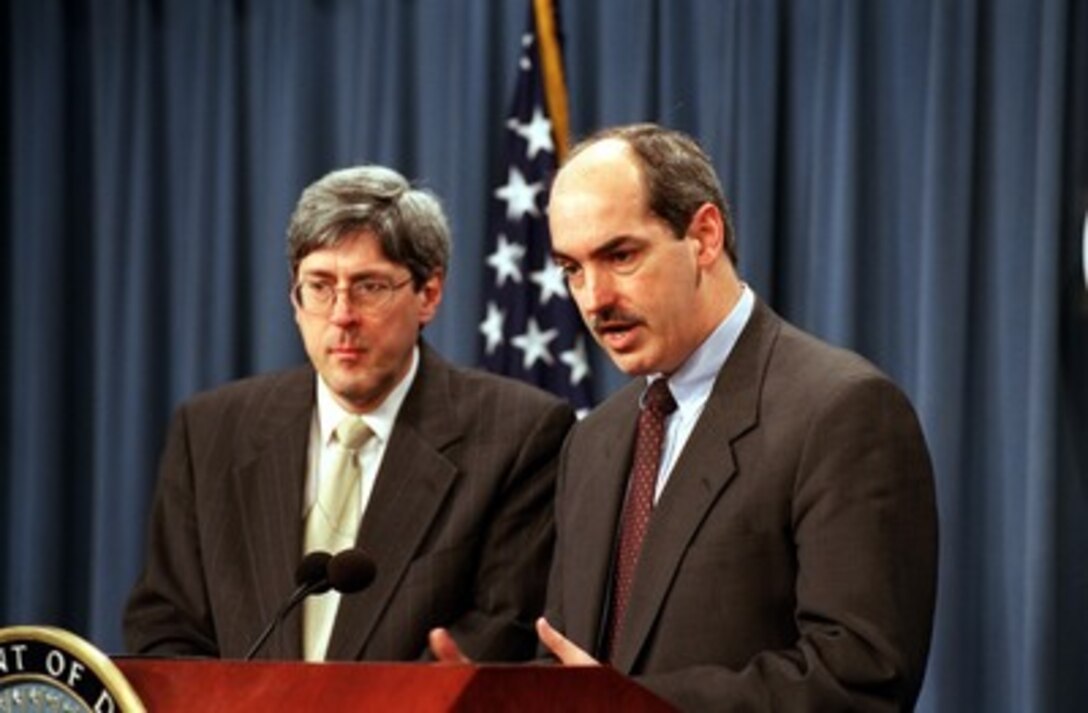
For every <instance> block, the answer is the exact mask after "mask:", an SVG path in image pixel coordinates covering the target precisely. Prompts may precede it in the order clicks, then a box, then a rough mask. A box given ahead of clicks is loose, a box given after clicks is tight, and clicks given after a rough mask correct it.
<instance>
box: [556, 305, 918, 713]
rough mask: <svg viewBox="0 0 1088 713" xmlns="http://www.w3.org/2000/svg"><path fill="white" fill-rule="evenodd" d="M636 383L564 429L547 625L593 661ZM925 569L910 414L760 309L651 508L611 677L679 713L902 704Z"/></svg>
mask: <svg viewBox="0 0 1088 713" xmlns="http://www.w3.org/2000/svg"><path fill="white" fill-rule="evenodd" d="M643 385H644V383H643V382H642V380H639V381H638V382H636V383H633V384H631V385H629V386H628V387H626V388H625V389H623V390H621V391H620V392H619V393H617V394H616V395H615V396H614V397H612V398H611V399H609V400H608V401H607V402H606V403H605V404H603V405H602V406H601V407H599V408H598V409H597V410H595V411H594V412H593V413H592V414H591V415H590V416H589V417H588V418H586V419H585V420H583V421H582V422H581V423H579V424H578V425H576V426H575V427H574V428H573V429H572V431H571V433H570V435H569V437H568V440H567V444H566V447H565V449H564V452H563V456H562V460H561V463H560V475H559V492H558V495H557V498H558V500H557V506H556V527H557V532H558V541H557V549H556V555H555V561H554V562H553V566H552V575H551V581H550V584H549V591H548V607H547V609H548V616H549V618H550V619H551V620H552V621H553V623H555V624H557V625H558V627H559V628H560V629H561V630H563V631H565V633H566V634H567V635H568V636H569V637H571V638H572V639H573V640H574V642H575V643H577V644H578V645H580V646H582V647H584V648H586V649H587V650H589V651H598V650H599V646H600V641H601V636H602V631H603V628H604V616H603V613H604V612H605V611H607V609H606V605H607V596H608V591H609V587H608V582H609V578H610V575H609V572H610V568H611V557H612V551H613V547H614V541H615V533H616V529H617V519H618V516H619V512H620V507H621V504H622V500H623V494H624V487H625V482H626V478H627V471H628V468H629V464H630V453H631V450H632V445H633V441H634V432H635V422H636V417H637V411H638V397H639V394H640V392H641V390H642V388H643ZM936 555H937V523H936V507H935V502H934V485H933V476H932V471H931V465H930V459H929V455H928V452H927V449H926V445H925V441H924V439H923V435H922V432H921V430H920V428H919V424H918V422H917V419H916V417H915V415H914V412H913V410H912V408H911V406H910V404H909V403H908V401H907V399H906V398H905V397H904V395H903V394H902V393H901V392H900V391H899V389H898V388H896V387H895V386H894V385H893V384H892V383H891V381H889V380H888V379H887V378H886V377H885V376H884V375H882V374H881V373H879V372H878V371H877V370H876V369H875V368H874V367H873V366H872V365H870V364H869V363H868V362H866V361H864V360H863V359H861V358H860V357H858V356H856V355H854V354H851V353H849V352H846V351H843V350H839V349H835V348H833V347H830V346H829V345H826V344H824V343H822V342H820V341H818V340H816V339H815V338H813V337H811V336H809V335H806V334H804V333H802V332H800V331H799V330H797V329H795V328H794V327H792V326H790V325H789V324H787V323H785V322H784V321H782V320H781V319H780V318H779V317H778V316H777V315H775V314H774V313H773V312H772V311H771V310H770V308H768V307H767V306H766V305H764V304H762V303H760V302H757V304H756V307H755V310H754V312H753V314H752V316H751V319H750V321H749V323H748V325H747V326H746V327H745V329H744V331H743V333H742V334H741V337H740V339H739V341H738V342H737V344H736V346H735V348H734V351H733V352H732V354H731V355H730V357H729V359H728V360H727V362H726V364H725V365H724V366H723V368H722V370H721V372H720V373H719V375H718V378H717V380H716V382H715V385H714V388H713V391H712V393H711V395H710V398H709V401H708V402H707V404H706V408H705V410H704V411H703V414H702V416H701V417H700V419H699V422H698V423H697V425H696V427H695V429H694V431H693V433H692V435H691V437H690V440H689V441H688V442H687V445H686V446H685V448H684V450H683V452H682V453H681V455H680V458H679V460H678V462H677V463H676V466H675V470H674V471H673V473H672V475H671V477H670V480H669V482H668V485H667V486H666V488H665V490H664V492H663V493H662V495H661V498H660V500H659V501H658V503H657V505H656V506H655V509H654V512H653V515H652V517H651V520H650V524H649V528H648V531H647V534H646V539H645V541H644V544H643V550H642V554H641V557H640V560H639V563H638V570H637V572H636V574H635V581H634V585H633V590H632V595H631V600H630V604H629V606H628V610H627V618H626V622H625V625H624V627H625V628H624V636H623V637H622V638H621V641H620V642H619V643H618V645H617V650H616V652H615V655H614V656H613V665H614V666H615V667H616V668H617V669H619V670H620V671H621V672H623V673H626V674H630V675H632V676H634V677H636V679H637V680H639V681H640V682H641V683H643V684H644V685H646V686H647V687H649V688H650V689H652V690H654V691H655V692H657V693H658V694H659V695H661V696H662V697H664V698H665V699H667V700H669V701H671V702H672V703H674V704H675V705H678V706H679V707H681V708H684V709H689V710H730V711H733V710H767V711H787V710H799V711H801V710H803V711H838V710H895V709H900V708H909V707H911V706H912V705H913V702H914V700H915V698H916V696H917V694H918V689H919V687H920V685H921V681H922V675H923V670H924V667H925V661H926V656H927V652H928V647H929V640H930V631H931V627H932V617H933V607H934V597H935V581H936Z"/></svg>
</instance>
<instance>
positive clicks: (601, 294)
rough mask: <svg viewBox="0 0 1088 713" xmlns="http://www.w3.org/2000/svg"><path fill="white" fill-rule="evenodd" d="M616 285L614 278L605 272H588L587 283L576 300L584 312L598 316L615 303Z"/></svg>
mask: <svg viewBox="0 0 1088 713" xmlns="http://www.w3.org/2000/svg"><path fill="white" fill-rule="evenodd" d="M615 298H616V293H615V285H614V284H613V281H612V276H611V275H609V274H608V273H607V272H605V271H604V270H586V272H585V282H584V284H583V285H582V289H581V290H579V293H578V294H576V295H575V299H576V301H577V302H578V304H579V306H581V308H582V312H584V313H585V314H587V315H591V314H596V313H598V312H600V311H602V310H604V309H607V308H609V307H611V306H612V303H613V302H614V301H615Z"/></svg>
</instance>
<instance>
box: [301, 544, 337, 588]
mask: <svg viewBox="0 0 1088 713" xmlns="http://www.w3.org/2000/svg"><path fill="white" fill-rule="evenodd" d="M331 559H332V555H330V554H329V553H328V552H322V551H321V550H314V551H313V552H309V553H307V555H306V556H305V557H303V558H302V562H300V563H299V565H298V569H296V570H295V584H297V585H298V586H300V587H303V586H310V587H312V589H311V593H312V594H324V593H325V592H327V591H329V587H330V586H331V585H330V584H329V579H328V571H329V561H330V560H331Z"/></svg>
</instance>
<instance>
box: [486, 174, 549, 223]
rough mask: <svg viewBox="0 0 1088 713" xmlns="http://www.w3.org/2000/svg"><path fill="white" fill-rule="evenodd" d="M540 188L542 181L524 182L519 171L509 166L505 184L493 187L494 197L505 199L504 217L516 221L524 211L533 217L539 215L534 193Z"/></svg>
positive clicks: (523, 177)
mask: <svg viewBox="0 0 1088 713" xmlns="http://www.w3.org/2000/svg"><path fill="white" fill-rule="evenodd" d="M542 190H544V184H543V183H540V182H539V181H538V182H537V183H526V181H525V176H523V175H522V174H521V171H519V170H518V169H516V168H515V167H513V166H511V167H510V174H509V177H508V178H507V179H506V185H505V186H499V187H498V188H496V189H495V197H496V198H499V199H501V200H504V201H506V219H507V220H510V221H516V220H521V218H522V216H524V215H525V214H526V213H528V214H529V215H531V216H533V217H538V216H539V215H540V211H539V210H537V207H536V194H537V193H540V192H541V191H542Z"/></svg>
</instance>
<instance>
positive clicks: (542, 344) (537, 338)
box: [510, 317, 559, 369]
mask: <svg viewBox="0 0 1088 713" xmlns="http://www.w3.org/2000/svg"><path fill="white" fill-rule="evenodd" d="M558 336H559V330H558V329H547V330H541V329H540V326H539V325H538V324H537V323H536V318H535V317H530V318H529V323H528V325H526V330H525V333H524V334H519V335H518V336H516V337H514V338H512V339H511V340H510V343H511V344H513V345H514V346H515V347H517V348H518V349H520V350H522V351H523V352H525V358H524V359H523V360H522V366H523V367H524V368H525V369H532V368H533V364H536V362H537V359H539V360H540V361H542V362H544V363H545V364H553V363H555V359H554V358H552V353H551V352H550V351H548V343H549V342H551V341H552V340H553V339H555V338H556V337H558Z"/></svg>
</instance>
